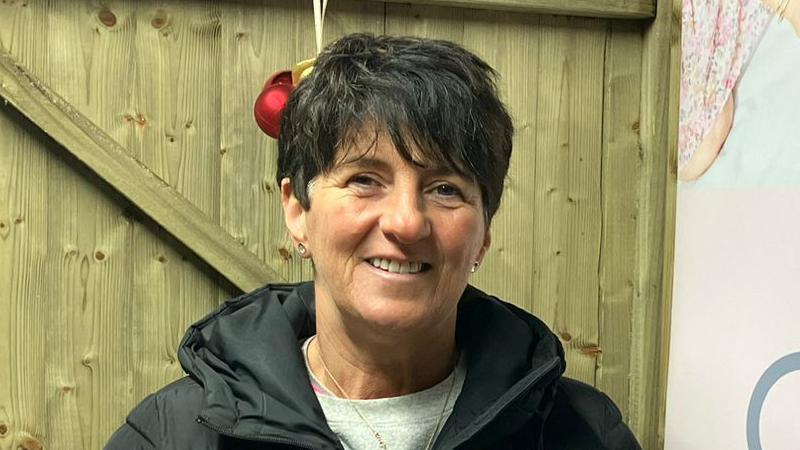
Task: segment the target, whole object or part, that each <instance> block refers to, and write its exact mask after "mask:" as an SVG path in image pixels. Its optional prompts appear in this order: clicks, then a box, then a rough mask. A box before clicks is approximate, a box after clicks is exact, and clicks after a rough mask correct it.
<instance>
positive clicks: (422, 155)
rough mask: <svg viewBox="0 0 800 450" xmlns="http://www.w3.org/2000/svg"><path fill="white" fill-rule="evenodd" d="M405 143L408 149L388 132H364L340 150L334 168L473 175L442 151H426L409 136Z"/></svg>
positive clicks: (337, 152) (465, 176)
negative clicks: (460, 167)
mask: <svg viewBox="0 0 800 450" xmlns="http://www.w3.org/2000/svg"><path fill="white" fill-rule="evenodd" d="M403 144H404V145H405V146H406V148H405V151H403V150H401V149H399V148H398V147H397V146H396V145H395V144H394V142H393V141H392V139H391V138H390V137H389V135H388V134H387V133H386V132H382V131H379V132H375V131H370V132H360V133H358V134H357V135H355V136H353V138H352V139H349V140H348V141H347V144H346V145H341V146H340V147H339V149H337V151H336V157H335V159H334V164H333V167H332V169H333V170H337V169H346V168H358V169H370V170H392V169H398V168H406V167H411V168H413V169H415V170H417V171H420V172H426V173H436V174H452V175H458V176H461V177H464V178H472V177H470V176H467V175H465V174H464V173H463V171H460V170H458V169H457V168H456V167H454V166H453V165H452V164H449V163H448V162H447V160H446V158H445V156H444V155H443V154H441V152H439V151H438V150H433V149H429V150H428V151H423V150H422V149H421V148H420V146H419V145H417V144H416V142H415V140H414V139H410V138H406V139H405V142H404V143H403ZM404 153H405V154H404Z"/></svg>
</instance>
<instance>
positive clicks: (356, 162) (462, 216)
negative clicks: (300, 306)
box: [282, 134, 490, 332]
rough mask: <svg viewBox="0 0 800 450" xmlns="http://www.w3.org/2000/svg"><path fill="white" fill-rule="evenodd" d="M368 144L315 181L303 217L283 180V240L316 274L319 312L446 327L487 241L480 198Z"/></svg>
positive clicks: (449, 177) (471, 186)
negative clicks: (297, 248)
mask: <svg viewBox="0 0 800 450" xmlns="http://www.w3.org/2000/svg"><path fill="white" fill-rule="evenodd" d="M374 137H375V136H374V135H372V134H369V135H368V136H366V137H364V138H363V139H361V140H360V141H357V142H356V145H355V146H354V148H350V149H348V151H347V152H345V153H344V154H342V155H340V158H339V160H340V161H339V162H338V163H337V165H336V166H335V167H334V168H333V170H331V171H330V172H329V173H327V174H323V175H319V176H318V177H317V178H315V180H314V181H313V183H312V188H311V190H310V199H311V207H310V208H309V210H308V211H306V210H304V209H303V208H302V207H301V206H300V204H299V203H298V201H297V200H296V199H295V198H294V196H293V195H292V193H291V186H290V183H289V180H288V179H285V180H284V181H283V185H282V193H283V200H284V201H283V203H284V210H285V213H286V220H287V225H288V227H289V230H290V233H291V235H292V238H293V239H294V241H295V242H301V243H303V245H305V246H306V248H308V250H309V252H310V255H311V258H312V260H313V261H314V266H315V268H316V278H315V280H314V281H315V291H316V298H317V305H318V306H317V308H318V311H323V310H329V311H332V312H333V314H338V315H339V317H335V318H328V319H329V320H338V321H344V320H347V321H351V320H352V319H355V320H356V321H359V322H361V323H362V324H365V325H367V326H369V327H372V328H377V329H379V330H382V331H391V330H395V331H400V332H404V331H410V330H412V329H420V327H422V328H425V327H437V326H438V325H440V324H444V323H454V321H455V311H456V305H457V303H458V299H459V298H460V296H461V294H462V292H463V290H464V288H465V286H466V284H467V279H468V278H469V275H470V270H471V269H472V267H473V264H474V263H475V262H476V261H480V260H481V259H482V258H483V255H484V253H485V251H486V249H487V248H488V246H489V241H490V239H489V230H488V229H487V227H486V223H485V219H484V209H483V204H482V201H481V195H480V189H479V187H478V186H477V185H476V184H475V183H474V182H473V181H472V180H470V179H467V178H464V177H462V176H460V175H458V174H457V173H454V172H452V171H450V170H447V169H442V168H437V167H422V166H419V165H415V164H411V163H409V162H407V161H405V160H404V159H403V158H402V157H401V156H400V155H399V154H398V153H397V151H396V150H395V147H394V146H393V144H392V143H391V140H390V139H388V138H387V137H386V136H384V135H379V136H378V139H377V140H376V141H374ZM373 141H374V142H373ZM371 146H372V147H371ZM327 306H332V307H333V308H331V309H327ZM320 320H322V318H321V319H320Z"/></svg>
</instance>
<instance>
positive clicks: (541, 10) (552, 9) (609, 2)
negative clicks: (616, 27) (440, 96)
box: [378, 0, 656, 19]
mask: <svg viewBox="0 0 800 450" xmlns="http://www.w3.org/2000/svg"><path fill="white" fill-rule="evenodd" d="M378 1H381V2H387V3H404V4H415V5H424V6H445V7H459V8H469V9H482V10H493V11H512V12H517V13H519V12H522V13H535V14H556V15H564V16H582V17H598V18H608V19H648V18H652V17H655V13H656V9H655V0H570V1H563V0H378Z"/></svg>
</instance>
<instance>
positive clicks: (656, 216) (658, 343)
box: [631, 0, 681, 449]
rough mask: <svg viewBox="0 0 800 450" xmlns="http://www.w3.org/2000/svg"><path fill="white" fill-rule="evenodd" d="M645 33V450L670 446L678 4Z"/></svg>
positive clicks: (636, 358) (640, 324)
mask: <svg viewBox="0 0 800 450" xmlns="http://www.w3.org/2000/svg"><path fill="white" fill-rule="evenodd" d="M658 11H659V12H658V16H657V17H656V20H655V21H654V22H653V23H652V24H651V25H650V26H649V27H648V28H647V29H646V31H645V33H644V47H643V55H642V57H643V61H642V106H641V111H642V131H641V146H642V155H643V159H642V167H643V169H644V170H643V174H642V178H641V182H640V186H639V189H640V191H641V193H642V194H641V195H642V198H643V204H642V210H641V214H640V217H641V220H640V221H639V225H638V230H637V233H638V240H639V242H640V244H639V245H640V246H641V251H639V252H638V254H637V266H638V268H639V269H638V272H637V277H636V280H635V292H636V298H635V302H634V311H633V323H632V339H631V343H632V348H631V350H632V352H631V411H632V414H631V425H632V427H633V429H634V430H636V431H637V432H638V433H639V436H640V439H641V441H642V445H643V446H644V447H645V448H653V449H660V448H663V447H664V416H665V401H666V386H667V383H666V379H667V364H668V361H669V325H670V323H669V322H670V320H669V319H670V307H671V303H672V301H671V300H672V274H673V256H674V242H675V197H676V187H677V158H676V155H677V136H678V89H679V83H680V32H681V26H680V18H681V4H680V1H678V0H658Z"/></svg>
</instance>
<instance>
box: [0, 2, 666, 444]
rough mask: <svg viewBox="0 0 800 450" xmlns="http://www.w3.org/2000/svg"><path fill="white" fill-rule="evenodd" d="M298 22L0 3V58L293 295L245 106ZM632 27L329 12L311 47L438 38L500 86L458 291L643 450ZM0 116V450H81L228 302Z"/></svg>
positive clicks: (303, 39) (278, 221)
mask: <svg viewBox="0 0 800 450" xmlns="http://www.w3.org/2000/svg"><path fill="white" fill-rule="evenodd" d="M307 3H308V2H304V1H301V0H296V1H283V0H269V1H255V0H253V1H240V2H232V3H218V2H213V1H211V0H207V1H196V0H192V1H182V0H169V1H159V2H156V1H150V0H142V1H137V2H130V1H125V2H123V1H105V2H96V1H93V0H82V1H80V2H66V1H44V0H3V1H2V2H0V47H2V48H4V49H6V50H7V51H9V52H10V53H11V54H12V55H13V56H14V57H15V58H16V59H17V60H18V61H19V62H20V63H22V64H23V65H25V66H26V67H27V68H28V69H30V70H31V71H32V72H33V73H34V74H36V75H37V76H38V77H39V78H41V79H42V80H43V81H44V82H45V83H47V84H48V85H49V86H50V87H51V88H53V89H54V90H55V91H57V92H58V93H59V94H60V95H61V96H63V97H64V98H65V99H67V100H68V101H69V102H70V103H72V104H73V105H74V106H75V107H76V108H77V109H78V110H80V111H81V112H83V113H84V114H85V115H87V116H88V117H89V119H91V120H92V121H93V122H95V123H96V124H97V125H98V126H100V127H101V128H102V129H103V130H105V131H106V132H107V133H108V134H110V135H111V136H112V137H113V138H114V139H115V140H117V142H119V143H120V144H122V145H123V146H124V147H125V148H126V149H127V150H128V151H129V152H130V153H131V154H132V155H133V156H134V157H136V158H137V159H139V160H140V161H141V162H142V163H144V164H145V165H146V166H147V167H149V168H150V169H151V170H152V171H154V172H155V173H156V174H158V175H159V176H160V177H162V178H163V179H164V180H166V181H167V182H169V183H170V184H171V185H172V186H173V187H174V188H176V189H177V190H178V191H179V192H180V193H182V195H184V196H185V197H186V198H187V199H188V200H190V201H191V202H192V203H194V204H195V205H196V206H197V207H198V208H200V209H201V210H202V211H203V212H204V213H205V214H206V215H207V216H208V218H209V219H211V220H213V221H214V222H217V223H219V224H220V225H221V226H222V227H223V228H224V229H225V230H226V231H227V232H229V233H230V234H231V235H232V236H233V237H234V238H235V239H236V240H238V241H239V242H240V243H241V244H242V245H243V246H244V247H245V248H247V249H248V250H250V251H251V252H253V253H254V254H256V255H257V256H258V258H260V259H261V260H262V261H264V262H265V263H267V264H268V265H270V266H271V267H275V268H277V269H278V270H279V272H280V273H281V275H282V276H283V277H284V278H285V279H287V280H303V279H309V278H310V277H311V269H310V266H309V265H308V264H307V263H304V262H302V261H301V260H300V259H299V258H296V257H295V256H294V255H293V251H292V249H291V247H290V245H289V244H290V243H289V241H288V239H287V237H286V234H285V232H284V225H283V219H282V215H281V214H282V213H281V210H280V202H279V192H278V189H277V186H276V185H275V181H274V179H273V178H274V172H275V143H274V141H272V140H271V139H269V138H267V137H265V136H264V135H263V134H262V133H261V132H260V131H258V129H257V127H256V126H255V124H254V123H253V121H252V119H251V111H252V109H251V108H252V102H253V100H254V98H255V96H256V95H257V94H258V92H259V89H260V87H261V85H262V83H263V81H264V79H265V78H266V76H268V75H269V74H271V73H272V72H274V71H275V70H277V69H280V68H286V67H290V66H292V65H293V64H294V63H295V62H297V61H299V60H301V59H305V58H306V57H308V56H310V55H313V53H314V38H313V15H312V12H311V7H310V5H308V4H307ZM665 4H666V2H665ZM664 20H669V18H668V19H664ZM652 26H655V25H651V23H650V22H640V21H618V20H609V19H595V18H577V17H560V16H548V15H534V14H526V13H519V12H500V11H479V10H471V9H461V8H453V7H433V6H421V5H403V4H395V3H390V4H383V3H380V2H372V1H369V2H368V1H354V0H335V1H332V2H331V4H330V5H329V10H328V15H327V17H326V28H325V39H326V40H328V41H329V40H331V39H333V38H335V37H336V36H340V35H342V34H345V33H348V32H354V31H368V32H373V33H383V32H387V33H390V34H415V35H422V36H428V37H435V38H443V39H449V40H452V41H455V42H459V43H461V44H463V45H464V46H466V47H467V48H469V49H471V50H473V51H475V52H477V53H478V54H480V55H481V56H482V57H484V58H485V59H486V60H487V61H488V62H489V63H490V64H492V65H493V66H494V67H495V68H496V69H497V70H498V71H499V72H500V74H501V76H502V80H501V85H500V86H501V90H502V92H503V95H504V98H505V100H506V102H507V104H508V106H509V108H510V110H511V112H512V115H513V117H514V120H515V124H516V126H517V136H516V140H515V153H514V156H513V159H512V165H511V170H510V174H509V178H508V180H507V184H506V191H505V196H504V199H503V204H502V205H501V208H500V211H499V213H498V215H497V216H496V218H495V221H494V224H493V229H492V231H493V246H492V248H491V251H490V254H489V255H488V258H487V261H486V263H485V264H484V265H483V267H482V268H481V270H480V271H479V273H478V274H477V275H476V277H475V280H474V281H475V283H476V284H477V285H478V286H480V287H482V288H483V289H486V290H487V291H489V292H491V293H494V294H496V295H498V296H499V297H501V298H504V299H507V300H509V301H512V302H513V303H515V304H518V305H520V306H522V307H523V308H525V309H528V310H530V311H533V312H534V313H535V314H537V315H538V316H539V317H541V318H542V319H544V320H545V321H546V322H547V323H548V324H550V326H551V327H552V328H553V330H554V331H555V332H556V333H557V334H558V335H559V336H560V337H561V339H562V342H563V344H564V346H565V350H566V352H567V358H568V363H569V368H568V374H569V375H570V376H572V377H575V378H578V379H581V380H583V381H586V382H588V383H590V384H594V385H596V386H598V387H600V388H601V389H603V390H604V391H605V392H607V393H608V394H609V395H610V396H611V397H612V398H613V399H614V400H615V401H616V402H617V404H618V405H619V406H620V409H621V410H622V412H623V415H624V416H625V418H626V420H628V421H629V423H630V424H631V425H632V428H633V429H634V431H635V433H636V434H637V436H638V437H639V439H640V440H641V441H642V443H643V445H644V446H645V448H659V447H660V442H659V436H658V426H659V424H658V421H659V418H661V417H663V403H662V394H663V392H662V391H663V385H662V384H660V382H659V381H658V379H659V377H662V376H663V375H664V374H665V368H664V367H663V366H659V365H658V364H657V363H656V364H650V363H647V362H646V361H645V360H646V359H647V358H648V353H647V352H653V353H655V352H657V351H658V350H659V349H660V348H663V346H664V345H665V344H666V342H664V340H665V339H666V337H665V336H663V334H659V332H657V331H656V330H652V331H651V330H649V329H648V328H647V327H648V325H653V324H656V325H657V324H658V323H660V317H661V316H660V314H661V313H659V311H661V305H662V304H663V295H664V294H663V291H662V283H663V282H664V281H663V280H666V279H668V278H669V277H668V276H665V275H663V272H664V270H665V267H664V266H663V261H665V259H664V256H663V254H662V252H663V248H665V247H664V246H665V244H664V236H666V232H665V229H664V228H665V225H659V220H661V221H663V220H664V217H665V216H664V214H669V211H667V212H666V213H665V207H667V208H668V207H669V199H668V197H666V196H665V193H664V192H665V189H666V188H665V187H664V186H665V185H666V184H667V183H668V181H669V180H668V179H667V180H665V179H664V177H665V175H666V171H664V173H660V172H658V171H659V170H664V169H663V165H664V161H666V159H665V158H666V156H664V155H665V154H666V153H667V150H666V148H665V147H666V145H667V144H666V143H665V142H662V141H663V139H664V138H663V136H662V137H658V138H655V137H653V136H655V135H656V134H658V132H657V131H652V132H650V131H648V133H650V134H651V136H642V133H643V128H642V126H641V125H640V122H641V123H647V120H646V118H643V117H642V115H643V111H642V105H643V104H644V105H645V106H648V105H650V104H649V103H647V101H646V99H644V98H642V97H641V92H643V90H644V89H646V88H647V86H648V84H647V83H646V82H645V81H646V80H643V76H646V75H647V73H648V72H647V70H646V68H647V67H648V64H653V63H652V62H650V63H648V60H647V58H645V57H646V55H647V49H648V48H650V47H652V48H653V49H660V48H662V47H663V46H662V45H661V44H660V41H661V40H663V39H668V38H669V36H660V37H659V36H650V35H648V29H649V27H652ZM650 33H652V30H650ZM667 48H669V47H667ZM651 59H652V57H651ZM643 74H644V75H643ZM653 89H656V90H657V89H659V88H658V87H655V88H653ZM645 92H646V91H645ZM673 95H674V94H673ZM659 108H660V109H659ZM662 109H666V106H665V105H660V106H657V107H656V109H655V110H657V111H661V110H662ZM655 110H654V111H655ZM0 111H1V112H0V312H2V314H0V449H3V450H5V449H14V450H16V449H18V448H22V449H25V450H31V449H38V448H42V447H43V448H52V449H99V448H101V447H102V445H103V443H104V442H105V440H106V439H107V438H108V436H109V435H110V433H111V432H113V430H114V429H115V428H116V427H117V426H118V425H119V424H120V423H122V421H123V420H124V417H125V414H126V413H127V412H128V411H129V410H130V408H131V407H132V406H133V405H135V404H136V403H137V402H138V401H139V400H140V399H142V398H143V397H144V396H146V395H147V394H148V393H150V392H152V391H154V390H156V389H158V388H159V387H161V386H163V385H164V384H165V383H167V382H168V381H170V380H172V379H175V378H177V377H179V376H180V375H181V369H180V367H179V364H178V363H177V358H176V345H177V343H178V341H179V340H180V338H181V337H182V334H183V331H184V330H185V328H186V327H187V326H188V325H189V324H190V323H192V322H193V321H195V320H196V319H198V318H199V317H201V316H203V315H204V314H205V313H206V312H208V311H209V310H211V309H212V308H214V307H215V306H216V305H217V304H218V303H219V302H220V301H221V300H223V299H225V298H226V297H228V296H230V295H232V294H235V292H234V291H233V290H232V289H231V288H230V287H229V285H227V284H225V283H221V282H220V280H219V277H218V276H216V275H215V274H214V273H211V272H210V271H209V269H208V268H207V267H206V266H205V265H204V264H203V263H202V261H198V260H197V259H196V258H195V257H193V256H192V254H191V252H190V251H189V250H187V249H185V248H183V247H182V246H181V245H180V244H177V243H176V242H175V241H174V240H173V239H172V238H171V237H169V236H168V235H167V234H166V233H165V232H163V230H161V229H159V227H158V225H157V224H153V223H151V221H149V220H148V219H147V218H145V217H143V216H142V214H141V213H140V212H138V210H137V209H136V208H135V206H133V205H130V204H128V203H126V201H124V200H123V199H121V198H120V197H119V196H118V195H117V194H116V193H115V192H113V190H112V189H110V188H109V187H108V186H106V185H105V184H104V183H103V182H102V181H100V180H99V179H97V178H96V177H95V176H94V175H93V174H91V173H90V172H89V171H88V170H87V169H86V168H84V167H83V166H82V165H81V164H80V163H77V162H76V161H74V160H73V159H72V158H71V157H70V156H69V155H68V154H67V153H66V152H64V151H63V149H61V148H59V146H58V145H57V144H55V143H54V142H52V141H51V140H50V139H49V138H48V137H47V136H45V135H43V134H42V133H41V132H39V131H37V130H36V128H35V127H34V126H33V125H31V124H30V123H28V122H27V121H26V119H24V118H22V117H21V116H20V115H19V113H17V112H16V111H14V110H13V109H12V108H10V107H9V106H7V105H6V106H4V105H2V104H0ZM651 122H652V120H651ZM659 136H660V135H659ZM648 139H649V140H648ZM643 142H644V143H645V146H643V144H642V143H643ZM648 143H651V144H650V147H649V149H650V151H651V153H650V154H648V153H647V152H645V151H644V148H645V147H647V145H648ZM662 147H664V148H662ZM654 155H655V156H654ZM660 168H661V169H660ZM651 180H652V181H651ZM653 183H656V185H655V187H654V186H653V185H652V184H653ZM666 228H667V229H668V228H669V227H668V224H667V226H666ZM667 231H668V230H667ZM658 261H661V262H662V264H661V265H659V264H656V263H655V262H658ZM652 357H653V358H658V357H660V356H658V355H655V354H653V355H652Z"/></svg>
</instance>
